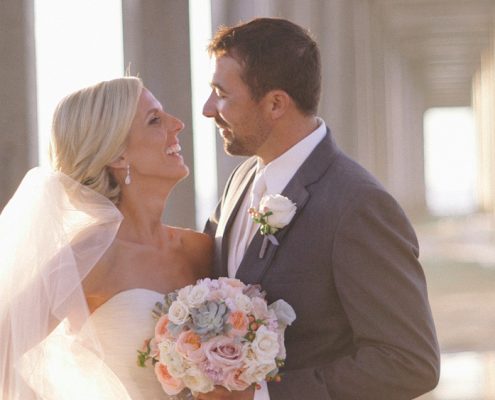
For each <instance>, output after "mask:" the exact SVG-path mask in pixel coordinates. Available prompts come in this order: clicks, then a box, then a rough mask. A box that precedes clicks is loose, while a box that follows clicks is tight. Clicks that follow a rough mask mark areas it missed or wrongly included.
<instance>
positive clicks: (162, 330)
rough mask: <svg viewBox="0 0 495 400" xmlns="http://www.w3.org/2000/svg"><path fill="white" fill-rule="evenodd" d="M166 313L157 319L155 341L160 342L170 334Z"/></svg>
mask: <svg viewBox="0 0 495 400" xmlns="http://www.w3.org/2000/svg"><path fill="white" fill-rule="evenodd" d="M168 323H169V319H168V315H167V314H165V315H162V316H161V318H160V319H159V320H158V322H157V323H156V325H155V340H156V341H157V342H162V341H164V340H165V339H168V338H170V335H169V333H168Z"/></svg>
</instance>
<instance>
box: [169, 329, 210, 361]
mask: <svg viewBox="0 0 495 400" xmlns="http://www.w3.org/2000/svg"><path fill="white" fill-rule="evenodd" d="M175 350H176V351H177V353H179V354H181V355H182V356H183V357H184V358H186V359H188V360H190V361H192V362H194V363H199V362H201V361H203V360H204V358H205V355H204V353H203V350H202V348H201V338H200V337H199V335H198V334H196V333H194V332H193V331H184V332H182V333H181V334H180V335H179V337H178V338H177V342H176V344H175Z"/></svg>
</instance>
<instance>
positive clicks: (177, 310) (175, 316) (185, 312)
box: [168, 300, 189, 325]
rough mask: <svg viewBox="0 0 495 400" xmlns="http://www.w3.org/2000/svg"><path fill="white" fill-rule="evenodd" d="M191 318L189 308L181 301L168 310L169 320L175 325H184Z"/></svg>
mask: <svg viewBox="0 0 495 400" xmlns="http://www.w3.org/2000/svg"><path fill="white" fill-rule="evenodd" d="M188 318H189V307H187V305H186V304H185V303H184V302H182V301H180V300H175V301H174V302H173V303H172V305H171V306H170V308H169V310H168V319H169V320H170V322H173V323H174V324H175V325H182V324H183V323H185V322H186V321H187V319H188Z"/></svg>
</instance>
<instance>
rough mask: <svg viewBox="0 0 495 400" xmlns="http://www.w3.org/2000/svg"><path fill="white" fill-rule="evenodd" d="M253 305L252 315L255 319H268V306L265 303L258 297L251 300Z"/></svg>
mask: <svg viewBox="0 0 495 400" xmlns="http://www.w3.org/2000/svg"><path fill="white" fill-rule="evenodd" d="M251 302H252V303H253V313H254V316H255V317H256V319H262V320H266V319H268V318H269V316H270V315H269V312H268V306H267V304H266V301H265V300H263V299H262V298H259V297H254V298H253V299H251Z"/></svg>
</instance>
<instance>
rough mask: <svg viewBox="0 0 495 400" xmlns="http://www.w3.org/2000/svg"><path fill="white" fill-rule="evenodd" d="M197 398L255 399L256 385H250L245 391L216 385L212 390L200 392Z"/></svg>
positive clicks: (220, 399) (207, 399) (215, 399)
mask: <svg viewBox="0 0 495 400" xmlns="http://www.w3.org/2000/svg"><path fill="white" fill-rule="evenodd" d="M196 399H197V400H253V399H254V386H253V385H251V386H249V387H248V388H247V389H246V390H243V391H236V390H233V391H231V392H230V391H229V390H227V389H225V388H224V387H223V386H215V389H213V390H212V391H211V392H208V393H199V394H198V395H197V396H196Z"/></svg>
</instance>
